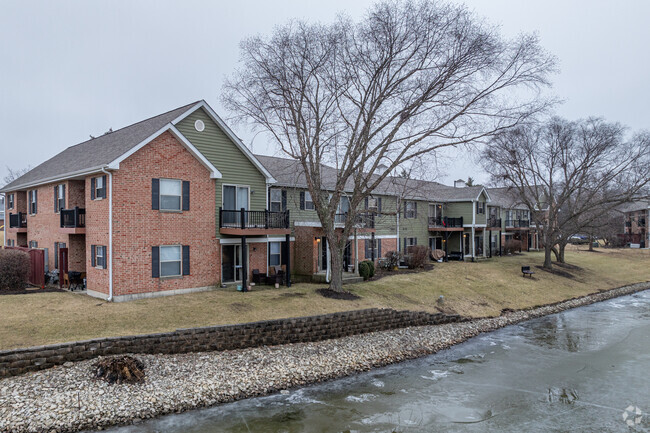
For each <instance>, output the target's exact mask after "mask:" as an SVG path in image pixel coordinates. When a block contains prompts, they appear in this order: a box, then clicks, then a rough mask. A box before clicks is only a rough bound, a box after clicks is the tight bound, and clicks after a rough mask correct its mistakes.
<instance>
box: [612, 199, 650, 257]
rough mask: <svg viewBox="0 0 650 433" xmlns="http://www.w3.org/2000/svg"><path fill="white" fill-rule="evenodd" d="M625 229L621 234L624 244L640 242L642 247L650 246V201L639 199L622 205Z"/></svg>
mask: <svg viewBox="0 0 650 433" xmlns="http://www.w3.org/2000/svg"><path fill="white" fill-rule="evenodd" d="M620 210H621V212H623V230H622V233H621V234H620V236H619V237H620V238H621V242H622V243H623V244H626V245H629V244H638V245H639V247H640V248H648V247H650V231H648V221H650V201H646V200H639V201H635V202H633V203H629V204H626V205H624V206H622V207H621V209H620Z"/></svg>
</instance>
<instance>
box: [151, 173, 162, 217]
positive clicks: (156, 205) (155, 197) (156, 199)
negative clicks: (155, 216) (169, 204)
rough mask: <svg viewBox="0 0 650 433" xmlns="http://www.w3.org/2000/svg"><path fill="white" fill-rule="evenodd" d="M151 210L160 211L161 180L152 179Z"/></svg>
mask: <svg viewBox="0 0 650 433" xmlns="http://www.w3.org/2000/svg"><path fill="white" fill-rule="evenodd" d="M151 209H153V210H159V209H160V179H151Z"/></svg>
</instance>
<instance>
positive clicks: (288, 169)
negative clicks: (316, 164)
mask: <svg viewBox="0 0 650 433" xmlns="http://www.w3.org/2000/svg"><path fill="white" fill-rule="evenodd" d="M255 157H256V158H257V159H258V160H259V161H260V162H261V163H262V165H264V166H265V167H266V169H267V170H268V171H270V172H271V174H272V175H273V177H274V178H275V179H276V180H277V183H276V185H278V186H286V187H292V188H307V181H306V178H305V174H304V172H303V170H302V166H301V165H300V163H299V162H298V161H297V160H294V159H288V158H279V157H275V156H266V155H255ZM321 177H322V179H323V185H322V188H323V189H325V190H331V189H334V186H335V185H336V169H335V168H333V167H329V166H327V165H322V166H321ZM352 188H353V186H352V182H348V185H347V187H346V190H350V191H351V190H352ZM482 190H483V187H482V186H469V187H464V188H455V187H453V186H447V185H443V184H440V183H438V182H431V181H426V180H417V179H406V178H402V177H393V176H391V177H387V178H386V179H384V180H383V181H382V182H381V183H380V185H379V187H378V188H377V189H376V190H375V193H376V194H381V195H395V196H401V197H406V198H411V199H414V200H423V201H440V202H447V201H471V200H476V198H477V197H478V196H479V194H480V193H481V191H482Z"/></svg>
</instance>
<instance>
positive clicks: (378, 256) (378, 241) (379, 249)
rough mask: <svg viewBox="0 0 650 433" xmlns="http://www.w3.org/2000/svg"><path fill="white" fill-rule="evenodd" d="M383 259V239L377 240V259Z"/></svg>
mask: <svg viewBox="0 0 650 433" xmlns="http://www.w3.org/2000/svg"><path fill="white" fill-rule="evenodd" d="M381 257H382V256H381V239H377V258H381Z"/></svg>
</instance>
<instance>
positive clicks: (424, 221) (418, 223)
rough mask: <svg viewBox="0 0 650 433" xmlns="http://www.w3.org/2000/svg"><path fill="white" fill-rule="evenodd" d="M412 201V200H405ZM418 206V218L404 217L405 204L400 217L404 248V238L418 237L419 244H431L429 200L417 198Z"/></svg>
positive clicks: (400, 233) (401, 239)
mask: <svg viewBox="0 0 650 433" xmlns="http://www.w3.org/2000/svg"><path fill="white" fill-rule="evenodd" d="M405 201H412V200H405ZM415 202H416V203H417V206H418V211H417V217H416V218H405V217H404V205H402V211H401V213H400V218H399V237H400V239H399V242H400V245H401V246H400V249H401V250H403V249H404V238H417V244H418V245H424V246H429V236H431V234H430V232H429V202H428V201H419V200H415Z"/></svg>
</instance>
